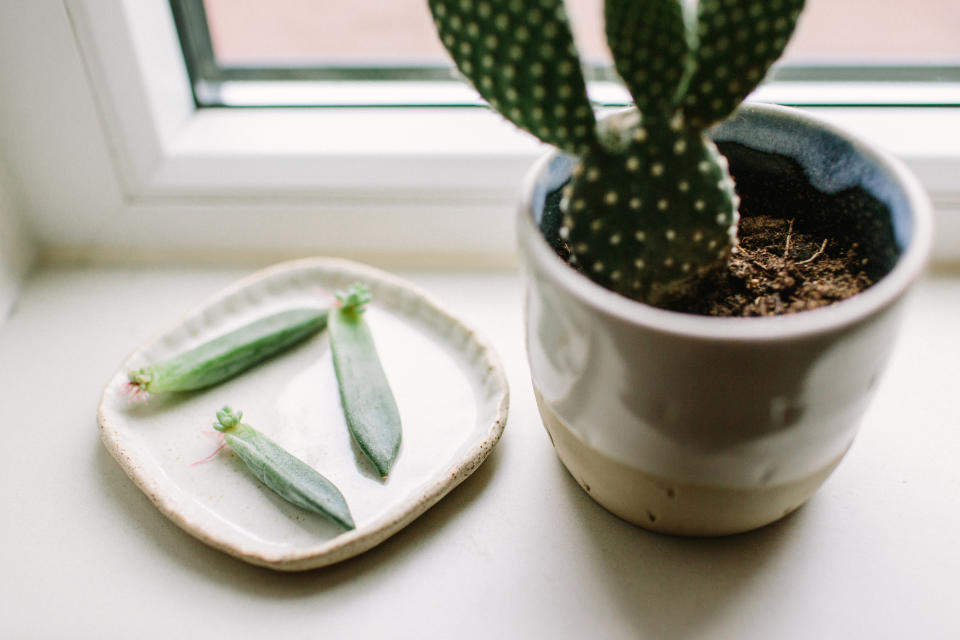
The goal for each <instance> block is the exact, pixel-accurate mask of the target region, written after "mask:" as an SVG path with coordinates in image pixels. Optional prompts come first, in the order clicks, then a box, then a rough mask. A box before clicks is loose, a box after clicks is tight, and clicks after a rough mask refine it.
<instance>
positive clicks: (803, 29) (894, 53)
mask: <svg viewBox="0 0 960 640" xmlns="http://www.w3.org/2000/svg"><path fill="white" fill-rule="evenodd" d="M758 1H761V0H758ZM203 4H204V7H205V9H206V12H207V20H208V24H209V28H210V36H211V40H212V43H213V50H214V54H215V57H216V59H217V61H218V62H219V63H220V64H222V65H224V66H236V65H239V66H290V65H293V66H304V65H306V66H329V65H344V64H346V65H364V66H373V65H381V66H394V65H401V66H406V65H423V66H436V65H447V64H449V62H448V59H447V57H446V55H445V53H444V51H443V49H442V48H441V46H440V44H439V43H438V41H437V39H436V36H435V35H434V31H433V24H432V21H431V19H430V17H429V14H428V11H427V2H426V0H352V1H350V2H343V1H332V0H271V1H270V2H266V1H264V0H203ZM567 7H568V11H569V12H570V15H571V20H572V21H573V24H574V29H575V31H576V35H577V39H578V42H579V45H580V48H581V51H582V53H583V57H584V58H585V59H586V60H587V61H589V62H594V63H602V62H604V61H606V60H608V56H609V54H608V53H607V51H606V46H605V44H604V40H603V37H602V19H601V7H602V0H567ZM958 34H960V0H910V1H908V0H807V8H806V10H805V13H804V17H803V19H802V21H801V24H800V27H799V29H798V31H797V33H796V35H795V37H794V40H793V42H792V43H791V45H790V47H789V49H788V51H787V55H786V56H785V60H786V61H793V62H800V63H845V64H853V63H880V64H895V63H900V64H929V63H935V64H945V63H957V62H958V61H960V35H958Z"/></svg>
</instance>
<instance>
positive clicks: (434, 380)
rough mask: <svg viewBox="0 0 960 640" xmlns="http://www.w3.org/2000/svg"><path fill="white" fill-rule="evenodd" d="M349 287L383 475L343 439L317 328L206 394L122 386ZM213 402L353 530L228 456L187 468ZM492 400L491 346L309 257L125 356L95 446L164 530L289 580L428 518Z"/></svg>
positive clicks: (474, 462)
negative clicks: (397, 439) (386, 425)
mask: <svg viewBox="0 0 960 640" xmlns="http://www.w3.org/2000/svg"><path fill="white" fill-rule="evenodd" d="M357 281H359V282H363V283H365V284H367V285H368V286H369V287H370V288H371V290H372V292H373V297H374V301H373V302H372V303H371V304H370V305H369V307H368V309H367V311H366V313H365V316H364V317H365V318H366V321H367V324H368V326H369V327H370V331H371V333H372V335H373V339H374V341H375V343H376V345H377V352H378V354H379V356H380V361H381V363H382V364H383V367H384V370H385V372H386V374H387V378H388V380H389V382H390V386H391V388H392V390H393V394H394V397H395V398H396V400H397V405H398V407H399V410H400V414H401V418H402V421H403V443H402V445H401V449H400V453H399V455H398V457H397V461H396V463H395V464H394V466H393V468H392V469H391V471H390V474H389V476H387V477H386V478H381V477H380V474H379V473H377V471H376V470H375V469H374V468H373V466H372V463H370V461H369V460H368V459H367V458H366V457H365V456H364V455H363V454H362V453H361V452H360V450H359V448H358V447H357V446H356V445H355V444H354V443H353V441H352V440H351V438H350V435H349V433H348V430H347V426H346V422H345V420H344V417H343V410H342V408H341V405H340V398H339V394H338V387H337V381H336V378H335V375H334V369H333V363H332V360H331V353H330V343H329V340H328V338H327V335H326V331H324V332H322V333H320V334H319V335H317V336H315V337H313V338H310V339H309V340H307V341H306V342H304V343H302V344H300V345H297V346H296V347H294V348H292V349H291V350H289V351H287V352H285V353H283V354H281V355H279V356H276V357H274V358H272V359H270V360H268V361H267V362H265V363H263V364H261V365H258V366H257V367H255V368H253V369H251V370H249V371H247V372H245V373H243V374H241V375H240V376H237V377H236V378H233V379H231V380H229V381H227V382H224V383H222V384H220V385H218V386H215V387H212V388H210V389H206V390H203V391H198V392H192V393H183V394H168V395H157V396H155V397H152V398H150V399H149V401H147V402H143V401H138V400H132V399H131V398H130V397H129V395H128V394H127V393H126V391H125V386H126V380H127V372H128V371H129V370H131V369H136V368H138V367H141V366H144V365H146V364H149V363H152V362H157V361H160V360H163V359H166V358H168V357H170V356H172V355H175V354H177V353H180V352H182V351H184V350H186V349H189V348H191V347H193V346H195V345H196V344H198V343H199V342H202V341H205V340H208V339H210V338H212V337H214V336H217V335H221V334H223V333H225V332H226V331H229V330H230V329H232V328H234V327H236V326H237V325H238V324H243V323H245V322H249V321H250V320H252V319H254V318H257V317H261V316H263V315H265V314H267V313H270V312H274V311H279V310H281V309H284V308H291V307H297V306H309V305H319V306H323V305H329V304H331V303H332V301H333V299H334V298H333V295H332V292H334V291H336V290H338V289H343V288H346V287H347V286H348V285H349V284H351V283H353V282H357ZM224 405H230V406H231V407H233V408H235V409H237V410H242V411H243V412H244V421H245V422H248V423H249V424H250V425H252V426H253V427H254V428H256V429H258V430H259V431H261V432H262V433H264V434H265V435H267V436H268V437H270V438H271V439H273V440H274V441H276V442H277V443H278V444H280V445H281V446H282V447H284V448H285V449H287V450H288V451H290V452H291V453H292V454H294V455H295V456H297V457H299V458H300V459H301V460H303V461H304V462H306V463H307V464H309V465H311V466H313V467H314V468H315V469H316V470H318V471H319V472H320V473H322V474H323V475H324V476H326V477H327V478H328V479H329V480H330V481H331V482H333V483H334V484H335V485H336V486H337V487H338V488H339V489H340V491H341V492H342V493H343V495H344V497H345V498H346V500H347V503H348V504H349V506H350V510H351V512H352V514H353V519H354V521H355V522H356V525H357V527H356V529H354V530H352V531H343V530H342V529H340V528H338V527H337V526H335V525H333V524H331V523H330V522H328V521H327V520H326V519H324V518H322V517H320V516H316V515H314V514H311V513H308V512H306V511H304V510H302V509H300V508H299V507H296V506H294V505H292V504H290V503H287V502H285V501H283V500H281V499H280V498H278V497H277V496H276V495H275V494H273V493H272V492H271V491H270V490H269V489H267V488H266V487H264V486H263V485H262V484H261V483H260V482H258V481H257V480H256V478H254V477H253V475H252V474H251V473H250V472H249V470H248V469H247V468H246V467H245V465H244V464H243V463H242V462H241V461H240V460H239V459H238V458H237V457H236V456H234V455H233V454H232V453H230V452H229V451H226V450H225V451H222V452H221V453H220V454H219V455H218V456H216V457H214V458H212V459H210V460H209V461H206V462H203V463H202V464H196V462H197V461H200V460H204V459H205V458H206V457H207V456H208V455H209V454H210V453H211V452H212V451H214V450H215V449H216V447H217V439H216V434H215V433H214V432H213V430H212V428H211V427H210V424H211V423H212V421H213V420H214V419H215V413H216V411H218V410H219V409H220V408H221V407H223V406H224ZM507 405H508V388H507V381H506V377H505V376H504V373H503V369H502V367H501V365H500V362H499V359H498V357H497V355H496V353H495V352H494V351H493V349H492V348H491V347H490V346H489V345H488V344H487V343H486V342H485V341H484V340H483V339H482V338H481V337H479V336H478V335H477V334H476V333H474V332H473V331H472V330H471V329H470V328H468V327H467V326H465V325H464V324H463V323H462V322H461V321H460V320H458V319H457V318H455V317H453V316H451V315H450V314H449V313H447V312H446V311H444V310H443V308H442V307H441V306H440V305H439V304H438V303H437V302H435V301H434V300H432V299H431V298H430V296H428V295H427V294H426V293H424V292H423V291H420V290H419V289H417V288H416V287H414V286H413V285H411V284H409V283H407V282H404V281H402V280H400V279H399V278H396V277H394V276H391V275H389V274H387V273H384V272H382V271H378V270H376V269H372V268H370V267H366V266H364V265H359V264H356V263H352V262H348V261H345V260H336V259H324V258H312V259H306V260H300V261H295V262H290V263H284V264H280V265H277V266H274V267H272V268H269V269H266V270H264V271H261V272H258V273H256V274H254V275H252V276H250V277H248V278H246V279H245V280H243V281H241V282H239V283H237V284H236V285H234V286H232V287H230V288H229V289H227V290H226V291H223V292H221V293H220V294H218V295H216V296H214V297H213V298H212V299H211V300H210V301H209V302H207V303H206V304H205V305H203V307H202V308H200V309H197V310H195V311H193V312H191V313H189V314H188V315H187V316H185V317H184V318H183V319H182V320H181V321H180V322H179V323H177V325H176V326H174V327H170V328H169V329H167V330H166V331H164V332H163V333H162V334H160V335H159V336H157V337H156V338H155V339H153V340H151V341H149V342H148V343H147V344H145V345H143V346H141V347H140V348H138V349H137V350H136V351H135V352H134V353H133V354H131V356H130V357H129V358H128V359H127V360H126V361H125V362H124V363H123V365H122V366H121V367H120V369H119V370H118V371H117V372H116V374H115V375H114V376H113V378H112V379H111V380H110V382H109V384H108V385H107V387H106V389H105V390H104V393H103V398H102V400H101V403H100V409H99V423H100V430H101V437H102V440H103V443H104V445H105V446H106V448H107V449H108V450H109V451H110V453H111V454H113V456H114V458H116V460H117V462H118V463H119V464H120V466H121V467H122V468H123V469H124V471H126V473H127V475H129V476H130V478H131V479H132V480H133V481H134V482H135V483H136V484H137V486H138V487H140V489H142V490H143V492H144V493H145V494H146V495H147V496H148V497H149V498H150V499H151V500H152V501H153V502H154V504H155V505H156V506H157V508H158V509H160V511H161V512H163V513H164V514H165V515H166V516H167V517H169V518H170V519H171V520H172V521H173V522H175V523H176V524H177V525H179V526H180V527H182V528H183V529H185V530H186V531H187V532H189V533H190V534H192V535H194V536H195V537H197V538H199V539H200V540H202V541H204V542H206V543H207V544H210V545H212V546H214V547H216V548H218V549H221V550H223V551H225V552H227V553H229V554H231V555H233V556H236V557H238V558H240V559H242V560H245V561H247V562H250V563H253V564H257V565H263V566H267V567H271V568H274V569H281V570H285V571H297V570H302V569H310V568H314V567H320V566H323V565H328V564H331V563H333V562H338V561H340V560H344V559H345V558H349V557H351V556H354V555H356V554H358V553H361V552H363V551H366V550H367V549H370V548H371V547H373V546H375V545H377V544H379V543H380V542H382V541H383V540H385V539H387V538H388V537H390V536H391V535H393V534H394V533H396V532H397V531H399V530H400V529H401V528H403V527H404V526H406V525H407V524H409V523H410V522H412V521H413V520H414V519H415V518H417V517H418V516H419V515H420V514H422V513H423V512H425V511H426V510H427V509H429V508H430V507H431V506H432V505H433V504H435V503H436V502H437V501H438V500H440V499H441V498H442V497H443V496H444V495H446V493H447V492H448V491H450V490H451V489H453V487H455V486H456V485H457V484H459V483H460V482H462V481H463V480H464V479H465V478H467V477H468V476H469V475H470V474H471V473H472V472H473V471H474V470H475V469H476V468H477V467H478V466H479V465H480V464H481V463H482V462H483V461H484V460H485V459H486V457H487V455H488V454H489V453H490V451H491V450H492V449H493V447H494V446H495V445H496V443H497V442H498V440H499V438H500V435H501V433H502V432H503V428H504V425H505V423H506V418H507ZM118 526H129V524H126V525H124V524H123V523H118Z"/></svg>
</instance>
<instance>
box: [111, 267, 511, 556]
mask: <svg viewBox="0 0 960 640" xmlns="http://www.w3.org/2000/svg"><path fill="white" fill-rule="evenodd" d="M313 270H319V271H323V272H328V273H331V274H332V273H340V274H344V275H349V277H351V278H356V279H358V280H363V281H366V282H370V283H375V284H376V285H378V286H386V287H389V288H391V289H393V290H394V291H395V292H397V293H399V294H400V295H402V296H403V297H405V298H407V299H416V300H417V301H418V302H419V303H420V304H421V305H422V306H423V307H424V308H426V309H428V310H429V312H430V313H433V314H434V315H435V317H436V318H437V319H439V320H440V321H442V322H443V323H445V324H446V326H447V329H448V331H449V332H450V333H454V332H461V333H462V334H463V336H464V337H465V338H466V339H467V340H469V341H470V342H473V343H474V345H475V347H476V350H475V353H474V354H473V355H472V357H471V358H470V360H471V361H472V364H473V367H474V368H475V370H476V371H477V372H482V373H481V374H480V375H482V376H483V377H484V379H483V380H482V385H481V386H482V387H483V388H485V389H487V392H488V394H489V396H490V398H491V399H492V400H494V401H493V402H490V403H489V404H490V405H491V406H492V408H493V412H492V415H488V416H483V415H478V417H477V421H478V423H479V422H480V421H483V420H486V423H487V430H486V432H482V433H481V431H482V430H480V429H478V430H477V432H478V436H477V437H475V438H474V441H473V442H472V443H471V445H470V446H469V448H467V450H466V451H465V452H464V453H462V454H460V455H458V456H457V457H456V459H453V460H448V461H445V462H443V463H440V464H439V465H438V469H439V471H438V472H437V473H435V474H434V476H433V477H432V478H431V480H430V481H429V482H428V483H425V485H424V486H422V487H421V489H420V490H419V491H417V492H414V493H412V494H410V495H408V496H407V497H406V499H405V500H403V501H402V502H401V503H400V504H398V505H397V506H395V507H393V508H391V509H389V510H388V511H386V512H385V513H383V514H381V515H380V517H379V518H377V519H376V520H374V521H372V522H368V523H366V524H364V525H361V526H359V527H358V528H356V529H354V530H352V531H347V532H344V533H342V534H340V535H338V536H336V537H334V538H332V539H329V540H326V541H324V542H322V543H319V544H318V545H317V546H315V547H310V548H306V549H299V550H296V551H286V552H279V553H275V554H274V553H264V552H263V551H262V550H258V549H257V548H256V545H253V544H251V545H243V546H238V545H236V544H231V543H229V542H225V541H224V540H221V539H219V538H217V537H215V536H213V535H211V534H210V533H209V532H208V531H207V530H205V528H204V525H203V522H202V518H196V517H190V516H189V515H188V514H187V513H184V511H183V510H182V509H181V508H180V507H179V505H178V504H177V503H178V500H177V499H176V498H175V497H174V495H173V494H172V493H167V492H166V491H165V490H164V487H163V486H162V485H163V482H162V480H158V477H157V475H162V474H154V475H153V476H151V475H150V474H148V473H146V472H145V470H144V463H145V462H147V461H146V460H144V459H143V457H142V456H140V455H138V453H137V452H136V451H135V450H133V449H132V448H130V447H127V446H125V443H124V437H123V435H122V434H121V432H120V430H119V429H118V428H117V427H116V426H115V425H114V424H112V421H111V416H110V410H109V409H108V408H107V407H106V405H107V393H108V392H109V390H110V387H109V385H108V387H107V388H105V389H104V392H103V395H102V396H101V400H100V404H99V407H98V410H97V417H98V424H99V427H100V434H101V440H102V442H103V444H104V446H105V447H106V449H107V450H108V451H109V452H110V454H111V455H112V456H113V457H114V459H115V460H116V461H117V463H118V464H119V465H120V467H121V468H122V469H123V470H124V472H125V473H126V474H127V476H129V477H130V479H131V480H132V481H133V482H134V484H136V486H137V487H138V488H139V489H140V490H141V491H142V492H143V493H144V494H145V495H146V496H147V497H148V498H149V499H150V500H151V501H152V502H153V503H154V505H155V506H156V507H157V508H158V509H159V510H160V512H161V513H163V514H164V515H165V516H167V517H168V518H169V519H170V520H171V521H173V522H174V523H176V524H177V525H178V526H179V527H181V528H182V529H184V530H185V531H186V532H187V533H189V534H190V535H192V536H194V537H195V538H197V539H198V540H200V541H202V542H204V543H206V544H208V545H210V546H211V547H214V548H216V549H219V550H221V551H223V552H225V553H228V554H230V555H232V556H234V557H236V558H239V559H241V560H244V561H246V562H249V563H251V564H255V565H259V566H264V567H269V568H272V569H278V570H282V571H302V570H307V569H314V568H318V567H323V566H327V565H330V564H334V563H336V562H340V561H342V560H346V559H348V558H351V557H353V556H356V555H358V554H361V553H363V552H364V551H367V550H369V549H371V548H373V547H375V546H377V545H378V544H380V543H381V542H383V541H384V540H386V539H387V538H389V537H390V536H392V535H393V534H395V533H397V532H398V531H400V530H401V529H403V528H404V527H405V526H407V525H408V524H410V523H411V522H413V521H414V520H416V519H417V518H418V517H419V516H421V515H422V514H423V513H424V512H426V511H427V510H428V509H429V508H430V507H432V506H433V505H434V504H436V503H437V502H439V501H440V500H441V499H442V498H443V497H444V496H445V495H446V494H447V493H449V492H450V491H451V490H452V489H453V488H454V487H456V486H457V485H459V484H460V483H461V482H463V481H464V480H465V479H466V478H467V477H469V476H470V474H472V473H473V472H474V471H475V470H476V469H477V468H478V467H479V466H480V464H482V463H483V461H484V460H485V459H486V458H487V456H488V455H489V454H490V452H491V451H492V450H493V447H494V446H495V445H496V444H497V442H498V441H499V440H500V436H501V435H502V434H503V429H504V427H505V425H506V421H507V411H508V407H509V387H508V384H507V378H506V375H505V373H504V371H503V366H502V365H501V363H500V359H499V357H498V356H497V354H496V352H495V350H494V349H493V347H492V346H491V345H490V344H489V343H487V342H486V340H485V339H484V338H482V337H481V336H480V335H478V334H477V333H476V332H475V331H474V330H473V329H471V328H470V327H468V326H467V325H465V324H464V323H463V322H462V321H461V320H460V319H458V318H456V317H454V316H453V315H451V314H450V313H448V312H447V311H445V310H444V309H443V308H442V307H441V305H440V304H439V303H438V302H436V301H435V300H434V299H433V298H432V296H430V295H429V294H428V293H426V292H424V291H423V290H421V289H420V288H418V287H416V286H415V285H412V284H410V283H409V282H406V281H404V280H402V279H401V278H398V277H396V276H393V275H391V274H389V273H387V272H385V271H381V270H379V269H375V268H373V267H369V266H367V265H363V264H359V263H355V262H352V261H349V260H343V259H339V258H305V259H301V260H294V261H291V262H284V263H280V264H277V265H274V266H271V267H267V268H266V269H263V270H260V271H258V272H256V273H254V274H252V275H250V276H248V277H246V278H243V279H242V280H240V281H238V282H236V283H234V284H233V285H231V286H229V287H227V288H225V289H223V290H221V291H220V292H219V293H217V294H215V295H214V296H212V297H211V298H209V299H208V300H207V301H206V302H204V303H203V304H201V305H200V306H198V307H196V308H195V309H193V310H191V311H190V312H189V313H187V314H185V315H184V316H183V317H181V319H180V320H179V321H178V322H177V323H175V324H174V325H172V326H171V327H169V328H168V329H167V331H164V332H161V333H159V334H157V335H156V336H154V337H153V338H151V339H150V340H147V341H146V342H145V343H144V344H143V345H141V346H140V347H139V348H138V349H137V350H136V351H134V352H133V353H132V354H131V355H130V356H128V358H127V359H125V360H124V363H126V362H128V361H130V360H131V359H132V358H134V356H135V355H136V354H137V353H139V352H140V351H142V350H144V349H146V348H148V347H149V346H150V345H152V344H153V343H155V342H156V341H158V340H160V339H161V338H162V337H163V336H164V335H166V334H167V333H169V332H171V331H173V330H175V329H176V328H177V327H179V326H180V325H181V324H183V323H184V322H186V321H187V320H188V319H189V318H192V317H195V316H197V315H198V314H200V313H201V312H203V310H205V309H207V308H210V307H212V306H214V305H217V304H220V303H222V302H223V301H224V300H226V299H227V298H229V297H230V296H232V295H234V294H236V293H237V292H240V291H242V290H244V289H247V288H249V287H251V286H254V285H257V284H259V283H260V282H262V281H264V280H267V279H271V278H276V277H278V276H281V275H284V274H287V273H294V272H301V271H302V272H309V271H313ZM111 379H112V378H111ZM478 408H479V409H482V407H478Z"/></svg>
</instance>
